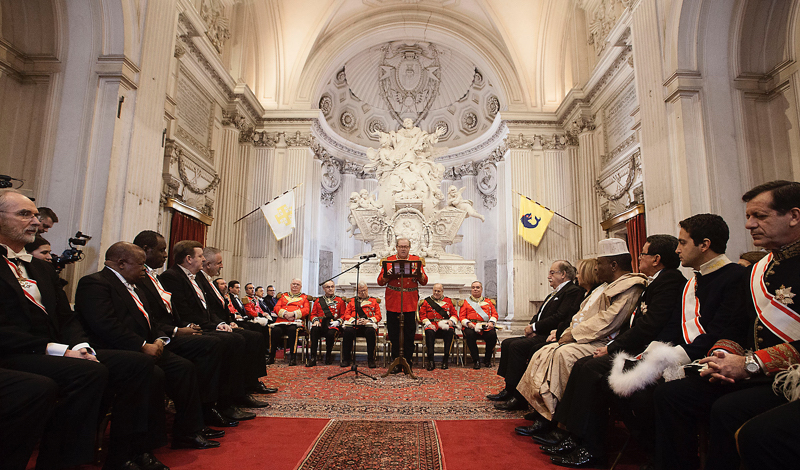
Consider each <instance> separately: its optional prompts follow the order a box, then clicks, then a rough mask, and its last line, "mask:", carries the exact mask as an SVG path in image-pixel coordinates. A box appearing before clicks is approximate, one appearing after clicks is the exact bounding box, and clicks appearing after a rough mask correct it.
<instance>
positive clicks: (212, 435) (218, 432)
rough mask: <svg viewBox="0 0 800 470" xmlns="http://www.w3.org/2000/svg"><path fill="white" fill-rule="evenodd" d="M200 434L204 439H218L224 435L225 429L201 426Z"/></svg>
mask: <svg viewBox="0 0 800 470" xmlns="http://www.w3.org/2000/svg"><path fill="white" fill-rule="evenodd" d="M200 434H202V435H203V437H205V438H206V439H219V438H220V437H224V436H225V431H223V430H222V429H211V428H203V429H201V430H200Z"/></svg>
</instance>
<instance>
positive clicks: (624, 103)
mask: <svg viewBox="0 0 800 470" xmlns="http://www.w3.org/2000/svg"><path fill="white" fill-rule="evenodd" d="M638 103H639V100H638V99H637V97H636V85H635V83H634V82H633V80H631V81H629V82H628V83H627V84H626V85H625V86H623V87H622V90H621V91H620V92H619V93H617V95H616V96H614V98H612V99H611V101H610V102H609V103H608V106H606V107H605V108H604V109H603V122H604V123H605V126H604V127H603V128H604V130H605V131H604V132H605V140H606V153H613V154H618V153H619V152H620V151H622V150H624V148H618V147H620V146H623V147H627V145H625V144H632V143H633V139H631V138H630V137H632V136H633V135H634V133H635V132H634V131H633V130H631V127H633V125H634V119H633V117H632V116H631V113H633V110H634V109H636V106H638Z"/></svg>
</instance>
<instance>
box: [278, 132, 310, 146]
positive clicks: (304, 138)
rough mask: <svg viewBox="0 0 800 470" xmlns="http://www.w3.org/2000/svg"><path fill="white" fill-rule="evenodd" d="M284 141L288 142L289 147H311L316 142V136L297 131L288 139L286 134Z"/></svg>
mask: <svg viewBox="0 0 800 470" xmlns="http://www.w3.org/2000/svg"><path fill="white" fill-rule="evenodd" d="M284 140H285V141H286V146H287V147H311V145H312V144H313V142H314V136H313V135H311V134H303V133H302V132H300V131H297V132H295V134H294V135H293V136H288V137H287V136H286V134H284Z"/></svg>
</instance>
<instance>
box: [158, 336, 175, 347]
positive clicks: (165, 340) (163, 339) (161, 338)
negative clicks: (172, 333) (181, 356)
mask: <svg viewBox="0 0 800 470" xmlns="http://www.w3.org/2000/svg"><path fill="white" fill-rule="evenodd" d="M156 339H160V340H161V341H163V342H164V346H166V345H168V344H169V342H170V341H171V340H170V339H169V337H167V336H159V337H158V338H156Z"/></svg>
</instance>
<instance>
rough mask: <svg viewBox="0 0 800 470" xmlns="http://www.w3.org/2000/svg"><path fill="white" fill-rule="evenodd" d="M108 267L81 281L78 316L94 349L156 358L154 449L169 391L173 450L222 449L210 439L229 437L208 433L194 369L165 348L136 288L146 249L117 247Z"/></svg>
mask: <svg viewBox="0 0 800 470" xmlns="http://www.w3.org/2000/svg"><path fill="white" fill-rule="evenodd" d="M105 258H106V259H105V268H103V270H102V271H100V272H97V273H94V274H89V275H86V276H84V277H83V278H81V280H80V281H79V282H78V288H77V290H76V291H75V313H76V314H77V315H78V317H79V318H80V319H81V321H82V322H83V324H84V325H85V327H86V331H87V333H88V334H89V339H90V340H91V341H92V343H93V344H97V345H98V346H100V347H104V348H108V349H121V350H126V351H140V352H142V353H144V354H147V355H148V356H151V357H153V359H154V360H155V364H156V367H155V369H154V373H155V378H154V380H153V387H152V389H153V391H152V397H153V400H152V402H151V405H150V421H149V429H148V432H149V435H150V438H151V439H152V440H154V441H155V442H153V446H154V447H157V446H158V444H162V445H163V437H164V436H165V435H166V420H165V413H164V406H163V403H164V391H165V390H166V392H167V395H168V396H169V397H170V398H172V400H173V401H174V402H175V410H176V414H175V423H174V425H173V430H172V447H173V448H176V449H177V448H185V447H188V448H193V449H208V448H212V447H219V443H218V442H216V441H209V440H207V439H206V437H205V436H211V435H214V436H217V437H221V436H222V435H224V433H222V431H213V430H211V429H208V428H205V425H204V424H203V412H202V409H201V407H200V394H199V392H198V389H197V374H196V372H195V368H194V365H193V364H192V363H191V362H190V361H189V360H187V359H184V358H182V357H180V356H178V355H176V354H173V353H171V352H170V351H168V350H166V349H164V345H166V344H167V343H168V342H169V337H168V336H167V335H166V334H165V333H164V332H162V331H159V330H158V329H156V328H154V325H153V323H154V320H151V314H150V313H149V312H150V310H151V309H150V307H149V305H148V302H147V299H146V298H144V295H139V292H137V289H136V287H135V283H136V282H138V281H139V280H141V278H142V275H143V274H144V263H145V254H144V250H142V249H141V248H139V247H138V246H136V245H134V244H133V243H128V242H117V243H114V244H113V245H111V246H110V247H109V248H108V250H107V251H106V256H105Z"/></svg>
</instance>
